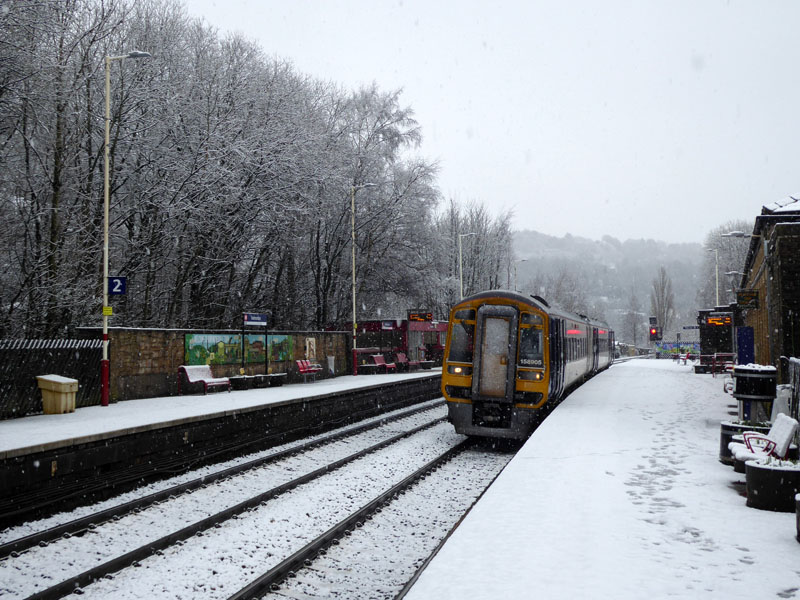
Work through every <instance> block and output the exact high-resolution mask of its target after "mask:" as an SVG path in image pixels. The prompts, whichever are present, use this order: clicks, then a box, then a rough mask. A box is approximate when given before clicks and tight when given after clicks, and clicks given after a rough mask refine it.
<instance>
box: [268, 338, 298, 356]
mask: <svg viewBox="0 0 800 600" xmlns="http://www.w3.org/2000/svg"><path fill="white" fill-rule="evenodd" d="M292 354H293V352H292V336H290V335H271V336H269V360H270V362H279V361H282V360H292Z"/></svg>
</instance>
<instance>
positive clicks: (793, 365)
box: [785, 358, 800, 419]
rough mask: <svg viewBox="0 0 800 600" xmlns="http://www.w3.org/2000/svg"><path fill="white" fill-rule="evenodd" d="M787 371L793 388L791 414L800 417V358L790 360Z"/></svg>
mask: <svg viewBox="0 0 800 600" xmlns="http://www.w3.org/2000/svg"><path fill="white" fill-rule="evenodd" d="M785 364H787V370H788V372H789V384H790V385H791V386H792V399H791V406H790V412H791V413H792V417H793V418H795V419H797V417H798V412H800V411H798V405H800V358H790V359H788V363H785Z"/></svg>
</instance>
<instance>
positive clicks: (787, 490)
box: [745, 460, 800, 512]
mask: <svg viewBox="0 0 800 600" xmlns="http://www.w3.org/2000/svg"><path fill="white" fill-rule="evenodd" d="M745 472H746V473H747V506H750V507H752V508H759V509H761V510H773V511H778V512H794V511H795V506H796V504H797V500H796V499H795V496H796V495H797V494H798V493H800V469H799V468H791V467H781V466H779V465H762V464H760V463H759V462H758V461H754V460H751V461H748V462H747V463H746V464H745Z"/></svg>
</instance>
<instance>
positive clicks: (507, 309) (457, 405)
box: [442, 301, 548, 439]
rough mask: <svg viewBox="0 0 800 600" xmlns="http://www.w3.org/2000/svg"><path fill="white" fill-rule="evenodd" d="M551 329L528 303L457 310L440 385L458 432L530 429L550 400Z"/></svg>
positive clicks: (518, 433) (519, 434)
mask: <svg viewBox="0 0 800 600" xmlns="http://www.w3.org/2000/svg"><path fill="white" fill-rule="evenodd" d="M547 335H548V333H547V319H546V318H545V315H544V313H542V312H541V311H539V310H537V309H535V308H533V307H530V306H525V305H522V306H521V310H520V309H518V308H517V306H516V305H515V304H513V303H507V304H504V303H501V302H499V301H495V303H492V304H483V305H478V304H475V305H472V306H467V307H465V306H464V305H461V306H460V307H456V308H455V309H454V310H453V313H452V314H451V319H450V324H449V331H448V336H447V348H446V350H445V356H446V358H445V364H444V369H443V373H442V388H443V390H442V391H443V393H444V395H445V397H446V399H447V401H448V403H447V404H448V414H449V419H450V421H451V422H452V423H453V425H454V426H455V429H456V431H457V432H458V433H463V434H466V435H475V436H491V437H503V438H513V439H524V438H525V437H527V436H528V435H529V434H530V432H531V431H532V430H533V428H534V427H535V426H536V425H537V424H538V423H539V422H540V421H541V419H542V418H543V414H542V412H543V406H544V405H545V403H546V402H547V396H548V390H547V386H548V377H547V369H546V365H547V364H548V356H547V345H546V344H545V340H547ZM475 349H477V351H475Z"/></svg>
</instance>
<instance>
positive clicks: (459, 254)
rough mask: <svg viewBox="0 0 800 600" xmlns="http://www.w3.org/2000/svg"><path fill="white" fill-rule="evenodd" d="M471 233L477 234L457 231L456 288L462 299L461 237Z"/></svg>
mask: <svg viewBox="0 0 800 600" xmlns="http://www.w3.org/2000/svg"><path fill="white" fill-rule="evenodd" d="M471 235H478V234H477V233H474V232H472V233H459V234H458V286H459V287H458V289H459V293H460V296H461V300H463V299H464V267H463V264H462V260H461V238H465V237H469V236H471Z"/></svg>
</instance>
